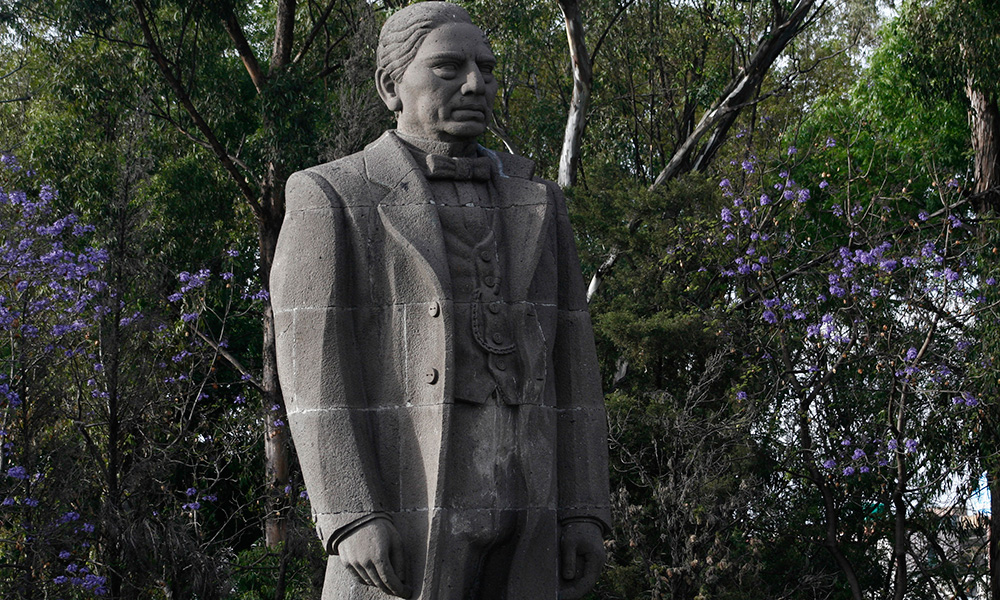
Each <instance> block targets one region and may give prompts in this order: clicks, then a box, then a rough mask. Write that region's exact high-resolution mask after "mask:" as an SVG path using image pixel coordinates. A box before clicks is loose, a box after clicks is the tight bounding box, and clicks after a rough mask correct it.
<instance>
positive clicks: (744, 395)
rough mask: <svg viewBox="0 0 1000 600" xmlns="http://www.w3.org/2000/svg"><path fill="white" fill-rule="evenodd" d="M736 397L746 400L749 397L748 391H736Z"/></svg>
mask: <svg viewBox="0 0 1000 600" xmlns="http://www.w3.org/2000/svg"><path fill="white" fill-rule="evenodd" d="M736 399H737V400H746V399H747V393H746V392H745V391H743V390H740V391H738V392H736Z"/></svg>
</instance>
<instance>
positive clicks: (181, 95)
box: [132, 0, 267, 220]
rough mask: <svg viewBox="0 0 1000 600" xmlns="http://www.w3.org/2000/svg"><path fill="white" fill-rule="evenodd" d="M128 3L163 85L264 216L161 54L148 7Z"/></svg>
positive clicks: (261, 215)
mask: <svg viewBox="0 0 1000 600" xmlns="http://www.w3.org/2000/svg"><path fill="white" fill-rule="evenodd" d="M132 5H133V6H134V7H135V10H136V15H137V16H138V18H139V27H140V28H141V29H142V34H143V36H144V37H145V38H146V43H147V45H148V46H149V52H150V54H152V57H153V61H154V62H156V64H157V65H158V66H159V67H160V72H161V73H162V75H163V78H164V79H166V81H167V85H169V86H170V88H171V89H172V90H173V91H174V94H176V96H177V100H178V101H179V102H180V103H181V106H183V107H184V110H186V111H187V113H188V115H189V116H190V117H191V119H192V120H193V121H194V123H195V126H196V127H197V128H198V130H199V131H201V133H202V135H204V136H205V139H206V140H207V141H208V143H209V145H210V146H211V148H212V151H213V152H214V153H215V156H216V158H218V159H219V161H220V162H221V163H222V167H223V168H224V169H225V170H226V171H227V172H228V173H229V176H230V178H231V179H232V180H233V182H234V183H235V184H236V187H237V188H238V189H239V190H240V194H241V195H242V196H243V199H244V200H246V202H247V203H248V204H249V205H250V208H251V209H252V210H253V212H254V215H256V216H257V218H258V219H261V220H264V219H266V218H267V216H266V215H265V214H264V210H263V208H262V207H261V205H260V202H259V201H258V200H257V198H256V196H255V195H254V193H253V190H251V189H250V184H249V182H248V181H247V178H246V177H245V176H244V175H243V174H242V173H240V171H239V169H238V168H237V166H236V163H234V162H233V161H232V160H231V159H230V158H229V152H227V151H226V148H225V146H223V145H222V142H221V141H220V140H219V138H217V137H216V136H215V132H214V131H212V128H211V127H210V126H209V125H208V123H207V122H206V121H205V119H204V118H203V117H202V116H201V113H200V112H198V109H197V108H196V107H195V105H194V102H192V100H191V97H190V96H188V93H187V91H186V90H185V89H184V86H183V85H181V82H180V80H178V79H177V76H176V75H175V74H174V72H173V70H172V69H171V68H170V64H169V63H168V61H167V59H166V57H165V56H164V55H163V52H162V50H161V49H160V46H159V44H158V43H157V42H156V39H155V38H154V37H153V30H152V28H151V24H150V22H149V20H148V19H147V17H146V11H147V10H148V9H147V7H146V5H145V3H144V2H143V0H132Z"/></svg>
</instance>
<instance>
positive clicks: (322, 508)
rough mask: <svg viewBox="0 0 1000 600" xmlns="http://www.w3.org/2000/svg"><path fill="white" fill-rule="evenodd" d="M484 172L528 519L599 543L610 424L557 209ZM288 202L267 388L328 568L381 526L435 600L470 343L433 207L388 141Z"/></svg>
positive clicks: (523, 164)
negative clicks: (581, 528) (465, 346)
mask: <svg viewBox="0 0 1000 600" xmlns="http://www.w3.org/2000/svg"><path fill="white" fill-rule="evenodd" d="M490 156H491V157H493V159H494V161H495V164H496V171H497V173H498V174H497V175H496V176H494V181H493V183H494V184H495V185H496V190H497V191H498V192H499V194H498V195H499V202H500V203H501V206H500V208H501V209H502V210H499V211H498V214H500V215H501V217H500V218H501V219H502V220H503V224H502V225H503V232H504V233H503V240H502V248H501V249H500V255H499V256H500V257H501V260H502V262H503V263H504V275H503V276H504V277H506V278H507V288H506V289H507V291H506V297H505V299H504V300H505V303H506V307H505V310H506V312H505V316H506V318H507V319H508V320H509V321H510V323H512V324H513V326H512V328H513V330H514V336H515V339H516V342H517V345H518V347H519V349H520V359H519V360H520V361H521V365H522V368H521V369H520V372H521V376H522V381H520V382H519V383H518V385H519V390H520V393H519V396H520V397H519V398H518V400H517V402H518V403H519V404H520V406H518V407H517V409H518V410H519V411H522V412H524V413H525V414H532V415H535V416H534V417H532V418H533V419H534V421H535V422H536V423H541V424H542V425H541V426H540V427H541V428H542V429H541V430H540V432H539V433H538V436H537V439H533V440H530V441H529V442H530V443H531V444H541V445H540V446H539V448H538V449H537V452H536V454H537V455H538V456H539V457H540V459H539V460H538V463H539V464H535V465H532V467H531V469H530V474H529V477H528V479H529V481H528V482H527V484H526V485H527V486H528V488H529V489H530V490H531V491H530V493H529V495H530V496H531V498H530V503H531V505H532V506H534V507H542V508H543V509H545V510H550V511H551V512H552V513H553V514H554V518H553V519H552V520H551V522H552V523H556V522H559V521H565V520H567V519H578V518H589V519H593V520H596V521H597V522H598V523H600V524H601V525H602V526H604V527H605V528H607V526H608V523H609V522H610V511H609V494H608V471H607V469H608V466H607V437H606V436H607V433H606V427H607V426H606V415H605V410H604V404H603V395H602V393H601V387H600V376H599V371H598V365H597V357H596V351H595V348H594V340H593V333H592V329H591V324H590V318H589V314H588V312H587V305H586V299H585V291H584V284H583V279H582V274H581V272H580V264H579V259H578V258H577V253H576V248H575V245H574V243H573V237H572V232H571V230H570V224H569V220H568V217H567V214H566V207H565V201H564V199H563V196H562V193H561V191H560V190H559V188H558V187H557V186H555V185H554V184H552V183H551V182H547V181H544V180H540V179H535V178H533V171H534V164H533V163H532V162H531V161H529V160H527V159H524V158H521V157H517V156H513V155H509V154H504V153H498V152H496V153H495V152H490ZM285 197H286V206H287V208H286V214H285V219H284V223H283V226H282V230H281V235H280V237H279V240H278V247H277V251H276V255H275V259H274V266H273V271H272V274H271V294H272V305H273V308H274V318H275V325H276V331H277V351H278V372H279V377H280V381H281V386H282V391H283V393H284V396H285V400H286V406H287V410H288V418H289V426H290V428H291V433H292V438H293V440H294V443H295V446H296V450H297V452H298V457H299V461H300V464H301V467H302V474H303V478H304V480H305V484H306V489H307V491H308V493H309V499H310V502H311V505H312V510H313V514H314V517H315V520H316V527H317V530H318V533H319V536H320V538H321V539H322V540H323V541H324V543H326V544H327V545H328V549H329V550H330V551H331V552H333V551H334V549H333V548H332V547H331V546H332V542H334V541H335V540H336V539H337V537H338V535H339V534H340V532H343V531H344V530H345V528H349V527H350V526H351V524H352V523H356V522H357V521H358V520H359V519H364V518H366V517H370V516H371V515H373V514H383V515H387V516H389V517H390V518H391V519H392V520H393V522H394V523H395V525H396V527H397V529H398V530H399V531H400V533H401V535H402V537H403V544H404V548H405V549H406V552H407V555H408V561H409V565H410V567H409V573H407V574H406V576H407V579H408V581H409V582H411V584H414V587H415V590H416V591H415V594H414V597H415V598H432V597H434V593H433V592H431V591H430V590H433V589H435V586H436V585H438V584H437V583H436V582H435V568H433V565H435V564H436V562H438V560H439V554H440V548H441V547H442V546H443V545H446V544H453V543H455V541H454V540H450V539H449V537H448V536H449V526H448V524H447V523H448V522H449V521H448V516H449V515H448V513H449V511H452V510H453V509H450V508H448V507H447V505H446V504H447V500H446V499H445V498H444V494H445V490H446V489H447V488H448V481H449V477H461V471H462V469H463V468H466V467H464V466H463V464H465V463H466V462H467V461H469V460H471V459H470V457H471V456H473V449H474V448H473V447H474V446H475V440H468V441H467V444H468V448H469V449H470V451H469V452H464V451H460V450H462V449H464V446H463V444H465V443H466V441H465V440H463V439H462V438H461V436H462V432H461V431H454V430H453V428H452V427H451V422H452V412H453V410H454V407H455V400H454V396H453V388H454V381H453V377H452V373H453V371H454V370H455V369H454V352H453V351H452V346H453V339H454V337H455V336H456V335H468V333H467V332H465V331H455V328H456V326H455V323H454V322H453V321H454V319H453V318H451V315H452V313H453V301H454V297H453V295H452V290H451V283H450V275H449V269H448V260H447V257H446V255H445V247H444V237H443V235H442V228H441V223H440V219H439V218H438V215H437V208H436V206H435V204H434V197H433V194H432V193H431V191H430V188H429V186H428V183H427V180H426V177H425V176H424V174H423V172H422V171H421V169H420V168H419V167H418V166H417V164H416V161H415V160H414V158H413V156H412V155H411V153H410V152H409V151H408V150H407V149H406V148H405V147H404V146H403V145H402V143H401V142H400V140H399V138H398V137H396V136H395V135H394V133H393V132H386V134H384V135H383V136H382V137H380V138H379V139H378V140H376V141H375V142H373V143H372V144H370V145H369V146H368V147H367V148H366V149H365V150H364V151H363V152H359V153H357V154H354V155H352V156H348V157H346V158H343V159H341V160H338V161H334V162H331V163H327V164H323V165H319V166H316V167H313V168H311V169H307V170H305V171H300V172H298V173H295V174H294V175H292V176H291V177H290V178H289V180H288V183H287V186H286V192H285ZM532 411H533V412H532ZM546 428H547V429H546ZM456 440H457V442H456ZM456 448H458V449H459V451H457V450H456ZM552 529H554V530H555V529H558V528H557V527H554V526H553V527H552ZM551 533H552V540H553V541H552V544H553V546H554V547H553V552H555V551H556V550H555V548H557V547H558V546H557V544H556V542H555V540H556V539H557V536H558V532H557V531H552V532H551ZM334 561H336V563H334ZM335 566H339V559H338V558H337V557H333V556H331V568H334V567H335ZM421 590H424V592H421ZM327 592H328V593H329V590H328V591H327ZM422 594H423V595H422ZM331 597H332V595H331ZM344 597H346V595H345V596H344Z"/></svg>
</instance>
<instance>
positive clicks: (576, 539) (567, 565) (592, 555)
mask: <svg viewBox="0 0 1000 600" xmlns="http://www.w3.org/2000/svg"><path fill="white" fill-rule="evenodd" d="M606 558H607V555H606V554H605V552H604V536H603V535H602V534H601V528H600V526H599V525H598V524H597V523H590V522H587V521H577V522H572V523H568V524H566V525H564V526H563V528H562V534H561V535H560V540H559V566H560V571H561V575H562V582H561V585H560V587H559V598H560V600H576V599H577V598H581V597H583V595H584V594H586V593H587V592H589V591H590V590H591V589H592V588H593V587H594V585H595V584H596V583H597V578H598V577H599V576H600V574H601V568H602V567H603V566H604V560H605V559H606Z"/></svg>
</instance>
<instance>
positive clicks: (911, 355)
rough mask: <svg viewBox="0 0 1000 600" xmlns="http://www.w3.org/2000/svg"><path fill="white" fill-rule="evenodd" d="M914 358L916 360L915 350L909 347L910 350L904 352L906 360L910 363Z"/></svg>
mask: <svg viewBox="0 0 1000 600" xmlns="http://www.w3.org/2000/svg"><path fill="white" fill-rule="evenodd" d="M916 358H917V349H916V348H914V347H912V346H911V347H910V349H909V350H907V351H906V360H910V361H912V360H915V359H916Z"/></svg>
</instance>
